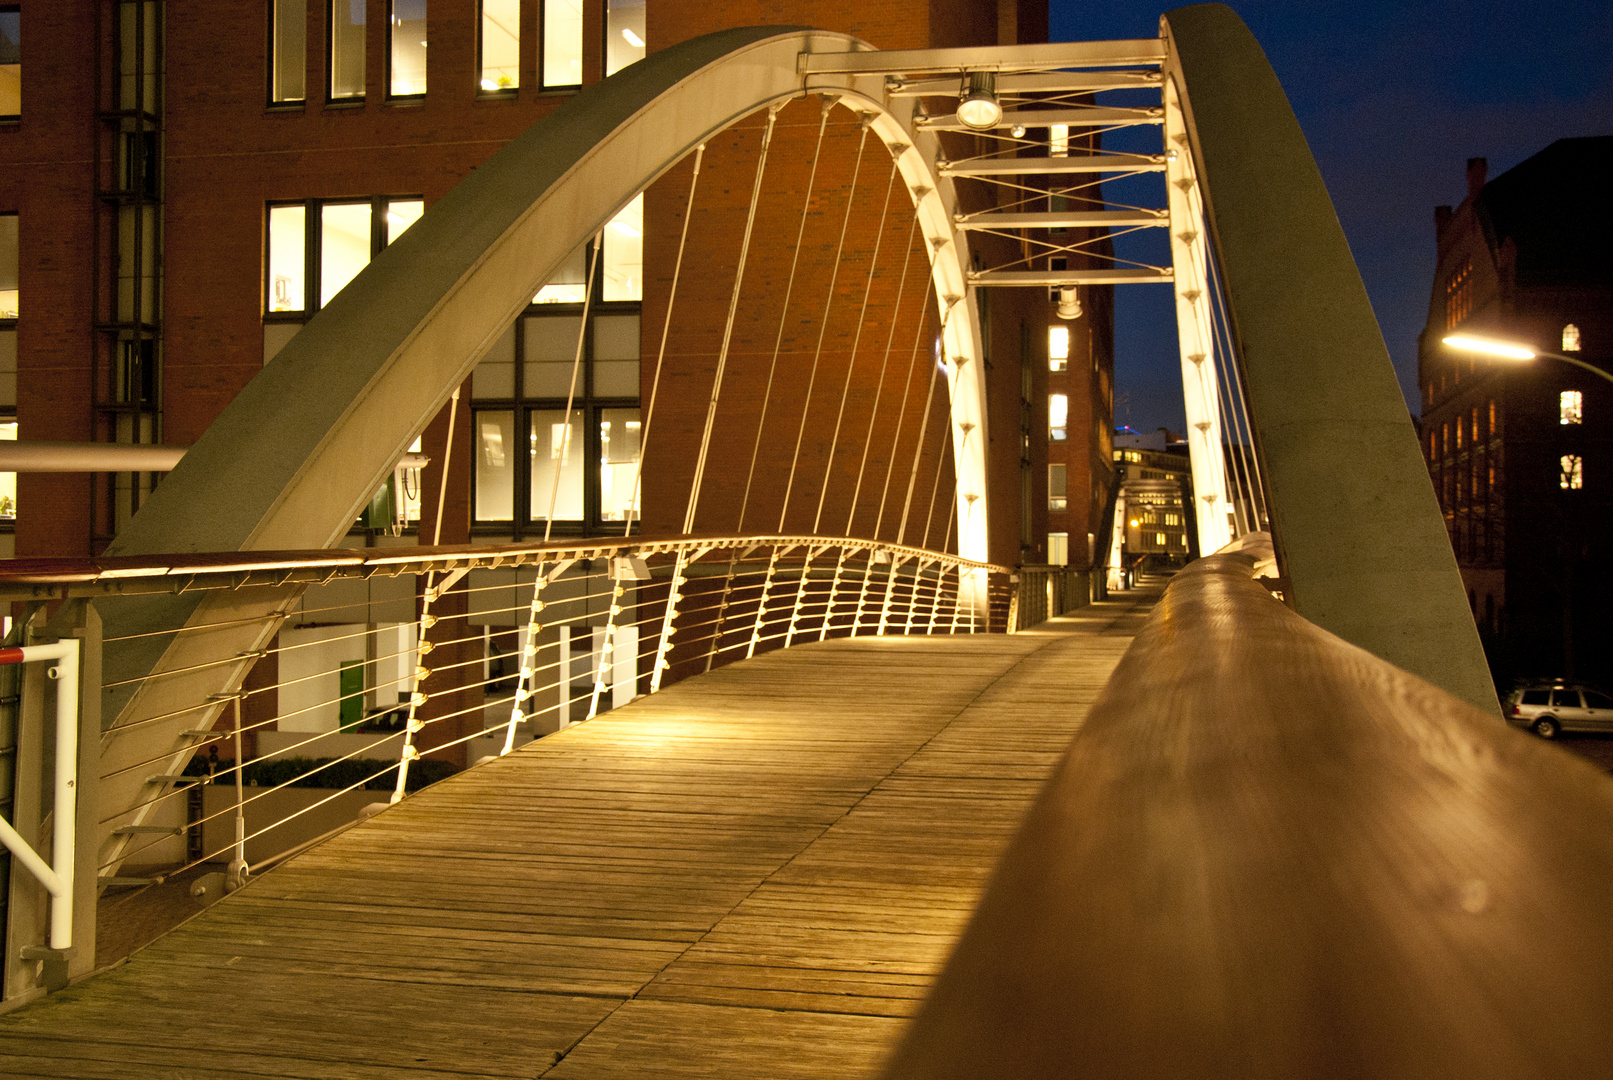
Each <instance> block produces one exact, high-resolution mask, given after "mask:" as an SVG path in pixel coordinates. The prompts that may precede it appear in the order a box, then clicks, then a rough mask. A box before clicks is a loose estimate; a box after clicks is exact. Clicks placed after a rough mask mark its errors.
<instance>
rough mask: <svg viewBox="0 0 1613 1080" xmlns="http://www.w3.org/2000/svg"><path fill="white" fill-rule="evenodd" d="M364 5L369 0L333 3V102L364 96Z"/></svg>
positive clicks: (331, 69)
mask: <svg viewBox="0 0 1613 1080" xmlns="http://www.w3.org/2000/svg"><path fill="white" fill-rule="evenodd" d="M364 5H365V0H330V8H329V16H330V17H329V19H328V20H327V25H328V26H329V32H328V42H329V46H330V48H329V50H328V54H329V56H330V87H329V90H330V99H331V100H332V101H356V100H359V99H362V98H363V97H364Z"/></svg>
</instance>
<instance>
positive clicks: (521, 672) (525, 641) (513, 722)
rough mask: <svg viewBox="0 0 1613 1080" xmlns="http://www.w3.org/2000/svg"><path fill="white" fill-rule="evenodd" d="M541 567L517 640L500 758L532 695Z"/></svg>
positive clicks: (509, 745) (510, 746)
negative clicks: (516, 666) (523, 630)
mask: <svg viewBox="0 0 1613 1080" xmlns="http://www.w3.org/2000/svg"><path fill="white" fill-rule="evenodd" d="M543 567H544V564H543V563H541V562H540V563H538V568H537V574H538V576H537V578H536V580H534V581H533V582H532V599H531V601H529V602H528V604H527V610H526V633H525V634H524V635H522V637H521V660H520V668H519V669H518V674H517V675H516V677H515V696H514V697H513V698H511V700H510V722H509V723H508V724H507V725H505V728H504V748H503V749H502V750H500V751H499V756H500V757H503V756H504V755H505V754H508V753H509V752H510V751H511V750H514V749H515V729H516V726H517V725H519V724H520V723H521V721H522V720H524V719H526V711H525V710H524V709H523V708H522V706H524V705H525V704H526V701H527V699H528V698H530V697H531V696H532V676H533V672H534V669H535V668H536V666H537V660H538V633H539V632H540V631H541V630H542V629H543V624H542V623H540V622H539V621H538V615H539V614H540V613H541V612H542V611H543V586H544V584H545V581H546V579H545V578H544V576H543Z"/></svg>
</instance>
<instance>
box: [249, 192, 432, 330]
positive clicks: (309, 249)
mask: <svg viewBox="0 0 1613 1080" xmlns="http://www.w3.org/2000/svg"><path fill="white" fill-rule="evenodd" d="M398 202H420V203H424V202H425V196H424V195H369V196H364V195H357V196H353V197H351V198H330V199H270V200H268V201H266V202H265V203H264V204H263V241H262V248H263V255H262V258H261V260H260V266H261V268H262V272H263V286H262V288H261V290H260V294H261V295H260V296H259V302H260V305H261V307H260V310H261V313H262V316H263V321H264V322H266V323H305V322H307V321H308V320H309V319H311V318H313V317H314V316H315V315H316V314H317V313H318V312H319V311H320V309H322V308H323V307H324V306H325V305H324V302H323V301H322V300H321V299H320V293H321V292H322V288H321V286H322V282H321V280H320V278H321V276H322V274H321V266H322V262H323V260H322V258H321V256H322V254H323V252H322V248H323V245H324V238H323V235H322V232H321V223H322V221H323V218H324V215H323V213H322V211H323V209H324V207H326V206H359V205H363V204H365V203H368V204H369V207H370V260H371V261H372V262H373V261H374V259H375V257H376V256H377V255H379V254H380V253H381V252H382V250H384V249H385V248H386V246H387V243H388V241H387V221H386V215H387V210H388V208H389V207H390V206H391V205H392V204H393V203H398ZM280 206H300V207H302V208H303V271H302V272H303V293H302V302H303V306H302V307H301V308H299V309H297V310H295V311H270V310H269V302H270V299H271V298H270V290H271V289H272V288H273V275H272V274H271V273H270V270H269V250H270V249H269V239H270V236H269V227H270V226H269V220H270V213H271V212H272V211H273V210H274V208H275V207H280ZM400 235H401V234H400ZM365 265H366V266H368V265H369V263H366V264H365Z"/></svg>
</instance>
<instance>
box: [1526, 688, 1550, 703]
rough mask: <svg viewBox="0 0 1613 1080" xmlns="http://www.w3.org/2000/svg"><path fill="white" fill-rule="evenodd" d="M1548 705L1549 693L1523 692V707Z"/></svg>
mask: <svg viewBox="0 0 1613 1080" xmlns="http://www.w3.org/2000/svg"><path fill="white" fill-rule="evenodd" d="M1550 703H1551V693H1550V692H1549V691H1546V690H1525V691H1524V692H1523V701H1522V704H1524V705H1549V704H1550Z"/></svg>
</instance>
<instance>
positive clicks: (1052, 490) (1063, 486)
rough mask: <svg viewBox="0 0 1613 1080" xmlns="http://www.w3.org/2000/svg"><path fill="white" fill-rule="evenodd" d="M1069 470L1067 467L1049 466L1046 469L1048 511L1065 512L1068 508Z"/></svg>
mask: <svg viewBox="0 0 1613 1080" xmlns="http://www.w3.org/2000/svg"><path fill="white" fill-rule="evenodd" d="M1069 477H1070V469H1069V466H1067V465H1049V466H1048V467H1047V508H1048V509H1049V510H1065V509H1068V508H1069V505H1070V499H1069V483H1070V480H1069Z"/></svg>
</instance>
